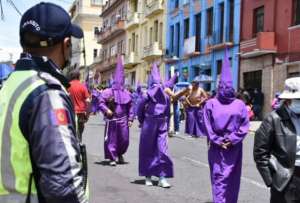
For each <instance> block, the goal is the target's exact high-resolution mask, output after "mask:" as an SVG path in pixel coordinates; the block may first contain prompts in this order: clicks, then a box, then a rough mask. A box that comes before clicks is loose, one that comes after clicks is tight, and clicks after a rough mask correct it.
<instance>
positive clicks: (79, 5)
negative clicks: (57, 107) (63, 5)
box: [70, 0, 102, 78]
mask: <svg viewBox="0 0 300 203" xmlns="http://www.w3.org/2000/svg"><path fill="white" fill-rule="evenodd" d="M101 12H102V0H75V1H74V3H73V4H72V6H71V8H70V15H71V18H72V22H73V23H76V24H77V25H79V26H80V27H81V28H82V29H83V32H84V40H83V39H80V40H79V39H75V38H72V49H73V51H72V62H71V65H72V66H73V67H74V68H80V70H81V73H82V77H83V78H84V77H85V76H86V74H87V69H85V67H87V66H90V68H91V71H90V73H91V74H92V75H93V74H94V72H95V70H93V67H94V65H93V64H94V63H95V62H97V60H99V55H100V51H101V45H100V44H98V43H97V34H98V32H99V29H100V27H101V26H102V20H101V18H100V17H99V15H100V13H101ZM84 45H85V47H84ZM84 48H85V49H84ZM84 50H85V55H86V58H85V59H84Z"/></svg>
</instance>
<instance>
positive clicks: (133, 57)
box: [125, 51, 139, 68]
mask: <svg viewBox="0 0 300 203" xmlns="http://www.w3.org/2000/svg"><path fill="white" fill-rule="evenodd" d="M136 64H139V60H138V56H137V54H136V53H135V52H133V51H132V52H130V53H129V54H128V55H127V56H126V57H125V66H126V67H127V68H130V67H132V66H134V65H136Z"/></svg>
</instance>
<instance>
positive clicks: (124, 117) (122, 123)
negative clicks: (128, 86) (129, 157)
mask: <svg viewBox="0 0 300 203" xmlns="http://www.w3.org/2000/svg"><path fill="white" fill-rule="evenodd" d="M117 91H119V93H117ZM116 96H123V97H124V99H123V100H122V98H119V99H118V100H116V99H115V97H116ZM111 99H112V102H113V106H114V109H110V110H111V111H112V112H113V113H114V114H113V117H112V118H106V126H105V138H104V155H105V159H109V160H116V159H117V158H118V157H119V156H121V155H123V154H125V152H126V151H127V149H128V146H129V126H128V122H129V121H133V119H134V118H133V117H134V114H133V108H132V101H131V97H130V93H129V92H128V91H127V90H113V89H112V88H109V89H106V90H104V91H103V92H102V93H101V96H100V101H99V103H100V104H99V108H100V110H101V111H102V112H103V114H106V112H107V111H108V109H109V107H108V106H109V103H110V102H111V101H110V100H111ZM120 101H122V102H120Z"/></svg>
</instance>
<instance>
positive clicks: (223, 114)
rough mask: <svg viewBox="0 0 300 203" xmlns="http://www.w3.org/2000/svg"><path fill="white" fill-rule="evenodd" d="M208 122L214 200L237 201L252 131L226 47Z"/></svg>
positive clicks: (207, 111) (206, 109)
mask: <svg viewBox="0 0 300 203" xmlns="http://www.w3.org/2000/svg"><path fill="white" fill-rule="evenodd" d="M204 122H205V126H206V129H207V136H208V141H209V150H208V161H209V166H210V174H211V183H212V193H213V201H214V203H236V202H237V201H238V194H239V189H240V180H241V169H242V152H243V145H242V141H243V139H244V137H245V136H246V135H247V133H248V130H249V120H248V116H247V108H246V106H245V104H244V102H242V101H241V100H239V99H236V98H235V91H234V89H233V85H232V76H231V70H230V62H229V59H228V54H227V50H226V54H225V60H224V62H223V67H222V73H221V79H220V82H219V86H218V90H217V96H216V98H213V99H210V100H208V101H207V103H206V105H205V107H204Z"/></svg>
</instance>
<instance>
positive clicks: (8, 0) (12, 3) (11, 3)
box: [7, 0, 22, 16]
mask: <svg viewBox="0 0 300 203" xmlns="http://www.w3.org/2000/svg"><path fill="white" fill-rule="evenodd" d="M7 2H8V3H9V4H10V5H11V6H12V7H13V8H14V9H15V10H16V11H17V13H18V14H19V15H20V16H22V13H21V11H20V10H19V9H18V8H17V6H16V5H15V3H14V2H13V1H12V0H7Z"/></svg>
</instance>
